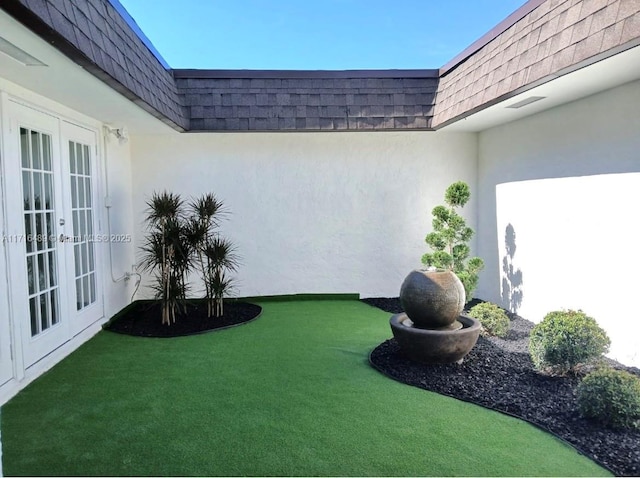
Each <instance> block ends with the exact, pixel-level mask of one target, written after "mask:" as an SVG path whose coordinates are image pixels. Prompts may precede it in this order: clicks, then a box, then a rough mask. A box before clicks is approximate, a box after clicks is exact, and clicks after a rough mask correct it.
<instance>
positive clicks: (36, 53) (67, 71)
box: [0, 10, 177, 134]
mask: <svg viewBox="0 0 640 478" xmlns="http://www.w3.org/2000/svg"><path fill="white" fill-rule="evenodd" d="M0 32H2V37H3V38H4V39H5V40H6V41H8V42H10V43H11V44H13V45H15V46H16V47H17V48H19V49H20V50H23V51H24V52H26V53H27V54H29V55H31V56H33V57H35V58H37V59H38V60H40V61H41V62H43V63H45V64H46V65H48V66H37V67H33V66H25V65H23V64H21V63H19V62H18V61H15V60H14V59H13V58H11V57H9V56H8V55H4V54H3V55H0V77H1V78H4V79H6V80H9V81H10V82H12V83H15V84H17V85H19V86H22V87H23V88H26V89H28V90H31V91H33V92H34V93H37V94H39V95H41V96H44V97H46V98H48V99H51V100H54V101H56V102H58V103H60V104H62V105H64V106H66V107H68V108H72V109H74V110H76V111H78V112H80V113H83V114H85V115H87V116H89V117H91V118H94V119H96V120H99V121H101V122H103V123H109V124H122V125H125V126H126V127H127V128H128V130H129V131H130V132H131V133H139V134H166V133H171V132H173V133H176V134H177V132H176V131H175V130H173V129H172V128H170V127H169V126H167V125H166V124H164V123H163V122H162V121H160V120H158V119H157V118H154V117H153V116H152V115H150V114H149V113H147V112H146V111H144V110H143V109H142V108H140V107H138V106H136V105H135V104H134V103H132V102H131V101H129V100H128V99H127V98H125V97H124V96H122V95H121V94H120V93H118V92H116V91H115V90H113V89H111V88H110V87H109V86H107V85H106V84H105V83H103V82H102V81H101V80H99V79H98V78H96V77H95V76H93V75H92V74H91V73H89V72H88V71H86V70H85V69H84V68H82V67H81V66H80V65H78V64H77V63H74V62H73V61H72V60H70V59H69V58H68V57H66V56H65V55H64V54H62V53H61V52H60V51H58V50H57V49H55V48H54V47H52V46H51V45H49V44H48V43H47V42H45V41H44V40H42V39H41V38H40V37H38V36H36V35H35V34H34V33H33V32H31V31H30V30H28V29H27V28H26V27H24V26H23V25H22V24H20V23H18V22H17V21H16V20H14V19H13V18H12V17H11V16H10V15H8V14H7V13H6V12H4V11H2V10H0Z"/></svg>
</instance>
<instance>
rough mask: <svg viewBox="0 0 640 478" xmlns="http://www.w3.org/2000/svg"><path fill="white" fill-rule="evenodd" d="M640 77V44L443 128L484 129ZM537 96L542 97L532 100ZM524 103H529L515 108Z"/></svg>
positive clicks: (457, 129)
mask: <svg viewBox="0 0 640 478" xmlns="http://www.w3.org/2000/svg"><path fill="white" fill-rule="evenodd" d="M639 79H640V46H638V47H635V48H631V49H629V50H626V51H624V52H621V53H618V54H617V55H614V56H612V57H609V58H606V59H604V60H601V61H599V62H597V63H594V64H592V65H589V66H586V67H584V68H581V69H579V70H577V71H574V72H572V73H568V74H566V75H564V76H561V77H559V78H556V79H553V80H551V81H549V82H547V83H544V84H542V85H540V86H537V87H535V88H532V89H530V90H527V91H525V92H523V93H520V94H519V95H516V96H513V97H510V98H509V99H507V100H504V101H502V102H500V103H497V104H495V105H493V106H490V107H488V108H485V109H484V110H481V111H479V112H477V113H475V114H472V115H470V116H467V117H466V118H464V119H461V120H459V121H456V122H455V123H452V124H450V125H448V126H445V127H444V128H442V129H441V130H440V131H466V132H478V131H483V130H485V129H489V128H493V127H494V126H498V125H501V124H504V123H509V122H512V121H516V120H518V119H521V118H525V117H527V116H530V115H533V114H536V113H540V112H541V111H545V110H548V109H549V108H553V107H555V106H559V105H563V104H565V103H569V102H571V101H575V100H578V99H580V98H584V97H587V96H591V95H593V94H596V93H599V92H601V91H605V90H608V89H611V88H615V87H616V86H620V85H623V84H625V83H629V82H632V81H635V80H639ZM535 97H542V99H540V100H537V101H530V99H531V98H535ZM527 102H528V103H529V104H526V103H527ZM522 103H525V105H524V106H522V107H520V108H514V106H517V105H519V104H522Z"/></svg>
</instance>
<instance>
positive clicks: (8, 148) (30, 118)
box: [0, 93, 104, 384]
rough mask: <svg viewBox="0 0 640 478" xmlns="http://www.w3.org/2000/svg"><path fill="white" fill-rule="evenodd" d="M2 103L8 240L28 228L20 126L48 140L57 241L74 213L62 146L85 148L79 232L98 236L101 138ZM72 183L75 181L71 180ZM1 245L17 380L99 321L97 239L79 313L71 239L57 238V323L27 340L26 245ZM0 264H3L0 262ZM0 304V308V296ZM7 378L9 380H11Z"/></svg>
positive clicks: (11, 101)
mask: <svg viewBox="0 0 640 478" xmlns="http://www.w3.org/2000/svg"><path fill="white" fill-rule="evenodd" d="M0 100H1V101H2V102H1V103H0V105H1V107H2V117H3V120H4V121H3V123H2V125H1V128H2V139H3V141H2V152H3V157H2V164H1V167H2V176H3V179H4V188H3V190H2V193H3V200H4V203H5V208H4V212H5V217H4V218H1V217H0V218H1V219H3V225H4V226H5V227H4V230H5V231H6V235H7V237H12V238H13V237H15V238H20V237H21V236H23V235H24V232H25V227H26V226H25V221H24V217H23V215H24V211H23V206H22V198H23V194H22V179H20V178H21V174H22V173H23V172H24V170H23V169H21V162H20V158H21V156H20V153H21V150H20V128H21V127H24V128H28V129H31V128H32V130H33V131H36V132H41V133H44V134H45V135H49V136H50V140H51V152H52V157H51V161H52V164H53V168H54V170H53V173H52V174H53V181H54V187H53V190H54V195H53V196H54V203H55V204H54V209H55V211H54V218H53V219H54V223H53V234H54V235H55V236H56V238H57V239H64V238H68V237H70V236H71V237H73V236H74V231H73V217H74V209H73V204H72V194H71V187H70V186H71V183H72V181H73V180H74V178H73V177H72V176H71V171H70V164H69V160H70V154H69V149H68V148H69V142H70V141H72V142H73V143H74V144H79V145H83V150H84V151H87V154H88V156H90V162H91V164H92V167H91V174H85V176H87V177H85V180H86V181H91V182H92V187H91V189H92V190H91V193H90V201H91V204H90V208H92V211H93V214H92V215H91V227H90V228H85V230H84V231H85V233H92V234H90V235H91V236H94V235H96V236H100V232H101V231H100V223H101V218H100V215H101V210H100V207H99V206H98V205H99V204H100V202H99V197H100V195H99V192H100V189H101V187H100V186H101V174H100V173H101V161H102V158H101V157H100V155H99V148H98V145H99V141H100V140H101V138H100V136H99V135H98V131H99V129H98V128H95V129H93V128H90V127H86V126H84V125H79V124H76V123H72V122H71V121H69V120H67V119H65V118H62V117H61V116H60V115H56V114H54V113H49V112H47V111H42V110H41V109H40V108H38V107H37V106H32V105H29V104H27V103H26V102H23V101H22V100H20V99H19V98H13V97H9V96H8V95H7V94H6V93H2V97H1V98H0ZM83 174H84V173H83ZM75 180H76V181H78V179H77V178H76V179H75ZM34 183H35V182H34ZM87 202H89V199H87ZM76 209H77V208H76ZM85 209H87V208H85ZM76 212H77V211H76ZM87 214H88V213H87ZM85 217H88V216H85ZM91 240H92V241H93V240H94V237H91ZM5 246H6V247H5V248H4V249H5V250H4V251H3V252H6V263H5V265H6V270H7V276H8V279H9V282H8V284H9V292H8V296H7V302H8V304H7V306H8V313H9V317H10V318H11V320H10V321H9V322H10V327H11V328H12V329H13V333H12V335H10V336H7V337H11V338H12V343H13V344H12V345H13V346H12V347H10V348H12V349H13V367H12V370H11V372H10V373H11V375H13V376H15V377H16V378H17V379H18V380H21V379H22V377H24V372H25V370H26V369H27V368H29V367H30V366H31V365H34V364H35V363H37V362H38V361H40V360H41V359H42V358H44V357H46V356H47V355H48V354H50V353H51V352H53V351H54V350H56V349H58V348H59V347H60V346H62V345H63V344H64V343H66V342H68V341H70V340H71V339H72V338H73V337H74V336H76V335H78V334H80V333H81V332H82V331H83V330H85V329H87V328H88V327H90V326H91V325H92V324H94V323H95V322H97V321H98V320H100V319H101V318H103V317H104V303H103V291H102V271H103V268H102V251H101V249H102V245H101V244H100V243H99V242H96V243H94V244H93V246H94V247H93V263H92V267H93V268H92V270H90V271H89V272H92V274H89V273H87V274H85V276H92V277H93V280H94V282H93V283H92V286H93V287H92V288H91V291H92V294H93V295H92V298H93V300H92V301H90V303H87V304H84V305H85V306H84V307H83V308H82V310H78V307H76V302H77V299H76V298H75V296H76V287H75V280H76V274H75V270H76V265H75V264H74V259H75V258H74V244H73V242H70V243H69V242H68V243H65V242H64V241H60V240H58V241H56V243H55V253H56V255H57V259H56V265H57V271H56V272H57V287H58V289H57V290H58V298H57V301H58V310H59V312H58V313H59V322H58V323H55V324H54V325H51V326H50V327H49V328H47V329H46V330H43V331H41V332H39V333H38V334H36V335H35V336H32V335H33V334H32V329H33V325H31V326H30V315H31V314H30V311H29V302H28V297H29V293H30V290H29V288H28V287H27V285H28V284H29V285H30V284H31V283H28V279H27V275H28V273H27V268H26V266H25V261H26V259H25V244H24V243H20V242H19V241H14V242H10V241H5ZM85 262H86V261H85ZM1 266H2V262H0V267H1ZM32 269H33V267H32ZM85 280H86V279H85ZM47 283H48V282H47ZM85 288H86V285H85ZM31 292H33V291H31ZM0 307H2V300H1V299H0ZM1 310H2V309H1V308H0V311H1ZM2 332H4V330H3V329H2V323H1V322H0V357H2V358H4V355H2V353H3V350H4V346H5V344H4V343H3V337H4V336H5V334H4V333H2ZM3 362H4V360H3ZM2 368H3V367H2V366H0V384H2V383H4V382H3V380H2V379H3V378H4V375H3V374H2V372H3V370H2ZM9 378H11V377H10V376H9Z"/></svg>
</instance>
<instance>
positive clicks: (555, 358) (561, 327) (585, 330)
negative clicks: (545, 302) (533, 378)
mask: <svg viewBox="0 0 640 478" xmlns="http://www.w3.org/2000/svg"><path fill="white" fill-rule="evenodd" d="M610 344H611V340H609V337H608V336H607V333H606V332H605V331H604V330H603V329H602V328H601V327H600V326H599V325H598V323H597V322H596V321H595V319H593V318H591V317H589V316H588V315H587V314H585V313H584V312H582V311H581V310H578V311H575V310H567V311H554V312H549V313H548V314H547V315H546V316H545V318H544V319H543V320H542V322H540V323H539V324H537V325H536V326H535V327H534V328H533V330H532V331H531V337H530V340H529V354H530V355H531V360H532V361H533V365H534V366H535V368H536V369H538V370H539V371H543V372H548V373H551V374H560V375H564V374H566V373H567V372H570V371H575V367H576V366H577V365H579V364H584V363H588V362H592V361H594V360H595V359H598V358H600V357H601V356H602V354H604V353H606V352H608V351H609V345H610Z"/></svg>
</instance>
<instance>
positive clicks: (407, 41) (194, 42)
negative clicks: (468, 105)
mask: <svg viewBox="0 0 640 478" xmlns="http://www.w3.org/2000/svg"><path fill="white" fill-rule="evenodd" d="M120 3H121V4H122V5H123V6H124V7H125V8H126V9H127V11H128V12H129V14H130V15H131V16H132V17H133V18H134V19H135V21H136V22H137V23H138V25H139V27H140V28H141V29H142V31H143V32H144V33H145V34H146V36H147V37H148V38H149V39H150V40H151V42H152V43H153V44H154V46H155V47H156V49H157V50H158V51H159V52H160V54H161V55H162V56H163V57H164V59H165V60H166V61H167V63H168V64H169V65H170V66H171V67H172V68H201V69H207V68H209V69H218V68H220V69H287V70H296V69H300V70H302V69H310V70H316V69H327V70H343V69H388V68H439V67H441V66H443V65H444V64H445V63H447V62H448V61H449V60H451V59H452V58H453V57H454V56H456V55H457V54H458V53H460V52H462V50H464V49H465V48H466V47H467V46H469V45H470V44H471V43H473V42H474V41H475V40H477V39H478V38H480V37H481V36H482V35H483V34H484V33H486V32H488V31H489V30H490V29H491V28H492V27H494V26H495V25H496V24H498V23H499V22H500V21H502V20H503V19H504V18H506V17H507V16H508V15H509V14H510V13H512V12H513V11H514V10H516V9H517V8H518V7H519V6H521V5H522V4H524V3H525V0H156V1H153V2H152V1H150V0H120Z"/></svg>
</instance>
